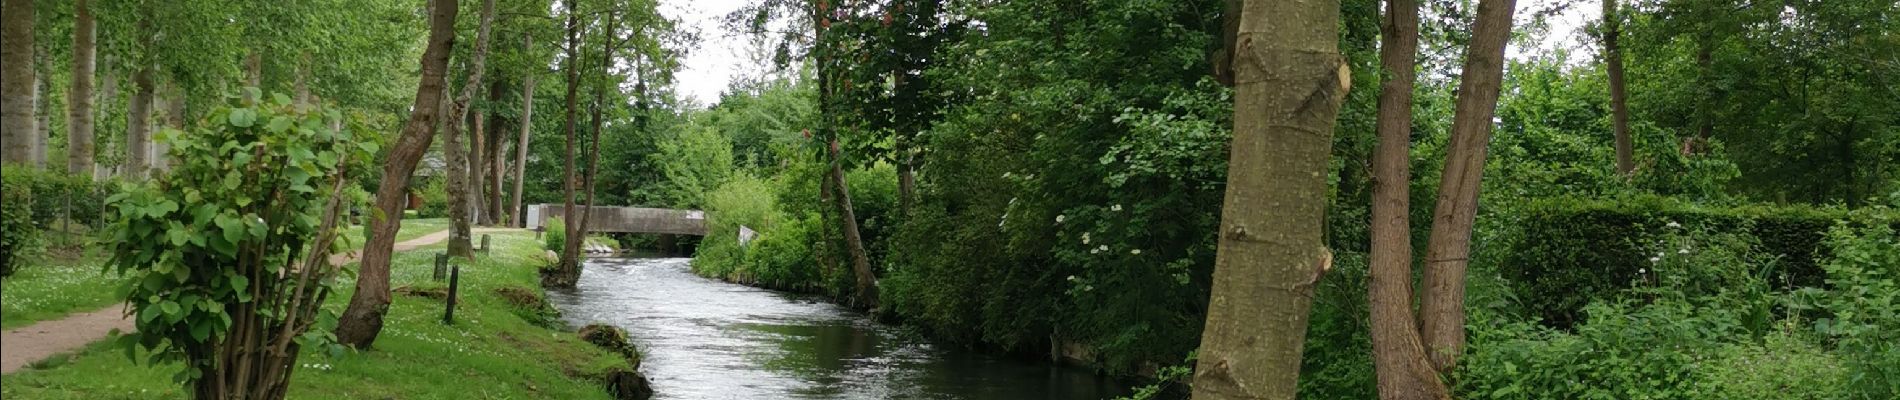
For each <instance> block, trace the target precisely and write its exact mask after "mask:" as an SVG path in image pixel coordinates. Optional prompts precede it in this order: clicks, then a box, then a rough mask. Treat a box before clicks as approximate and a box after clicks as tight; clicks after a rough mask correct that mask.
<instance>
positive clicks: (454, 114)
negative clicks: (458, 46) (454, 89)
mask: <svg viewBox="0 0 1900 400" xmlns="http://www.w3.org/2000/svg"><path fill="white" fill-rule="evenodd" d="M481 18H482V19H481V21H482V22H481V26H480V27H478V28H476V31H475V52H474V54H473V56H472V57H470V61H469V67H468V68H469V70H468V71H469V72H468V81H467V82H463V83H462V91H461V93H458V94H456V95H455V101H454V102H453V103H450V104H449V107H450V109H449V115H447V116H446V117H447V118H445V119H444V120H443V121H442V126H443V135H446V136H444V138H445V139H444V141H443V142H442V148H443V150H442V152H443V153H444V154H446V155H447V156H448V157H447V158H448V160H447V161H448V168H449V184H448V189H449V244H448V247H449V255H450V256H455V257H474V256H475V246H474V245H473V244H471V243H470V242H471V236H473V234H472V233H471V231H470V229H469V219H470V218H469V213H470V212H472V211H474V210H475V208H474V207H472V206H473V200H474V194H475V193H477V192H471V191H470V189H473V188H474V187H473V186H470V185H471V183H472V182H470V179H469V177H470V175H473V173H474V172H475V171H474V168H469V163H468V159H467V158H466V155H465V154H466V153H464V152H466V151H467V150H468V149H467V148H464V147H462V143H461V140H458V138H460V137H461V136H462V121H467V120H469V116H470V113H469V110H470V107H469V105H470V103H471V102H473V101H475V92H476V91H479V90H481V88H482V77H483V76H484V75H486V72H487V71H488V28H489V26H490V25H492V23H493V22H494V19H495V0H483V1H482V17H481Z"/></svg>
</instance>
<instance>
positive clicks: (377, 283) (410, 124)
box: [336, 0, 457, 349]
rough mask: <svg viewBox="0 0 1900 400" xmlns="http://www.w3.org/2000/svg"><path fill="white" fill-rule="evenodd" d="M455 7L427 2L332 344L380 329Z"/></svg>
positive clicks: (360, 343)
mask: <svg viewBox="0 0 1900 400" xmlns="http://www.w3.org/2000/svg"><path fill="white" fill-rule="evenodd" d="M456 6H457V4H456V0H431V1H430V10H429V44H428V47H426V48H424V50H423V53H422V79H421V80H420V82H418V84H417V85H416V101H415V104H414V105H413V106H411V107H410V108H409V120H408V121H407V122H405V123H404V124H403V127H402V135H401V136H399V137H397V138H396V143H395V145H394V146H393V147H390V149H389V156H388V159H387V160H386V161H385V163H384V164H383V178H382V182H381V183H380V184H378V185H377V188H376V210H375V211H374V216H373V218H371V223H370V227H369V231H368V236H369V237H368V240H366V241H365V243H364V245H363V253H362V254H363V259H362V263H361V265H360V266H359V267H358V268H359V272H357V275H356V292H355V293H354V294H352V295H350V305H349V308H347V309H345V310H344V311H343V315H342V316H341V317H340V318H339V319H338V320H337V327H336V340H337V342H338V343H342V344H345V345H349V346H355V347H356V348H358V349H367V348H369V346H370V345H371V344H373V343H375V342H376V336H377V334H378V333H380V332H382V329H383V315H384V314H385V313H388V312H389V261H390V256H391V255H392V254H391V253H393V252H394V250H395V245H396V231H397V230H398V229H401V227H402V211H403V209H404V208H406V207H405V206H406V205H408V201H409V178H410V175H412V174H413V173H415V171H416V163H418V162H421V161H422V154H423V153H426V152H428V151H429V142H430V141H433V140H434V139H435V138H434V135H433V134H432V132H433V130H432V129H433V127H434V126H435V124H436V122H439V121H440V118H441V115H438V113H439V111H438V110H439V109H440V108H441V106H440V104H441V103H442V90H443V88H445V87H447V82H444V79H443V78H444V77H443V75H444V74H445V73H446V70H447V69H448V64H449V53H450V49H451V48H452V47H453V46H454V44H455V14H456Z"/></svg>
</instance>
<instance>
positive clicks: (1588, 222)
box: [1499, 196, 1845, 326]
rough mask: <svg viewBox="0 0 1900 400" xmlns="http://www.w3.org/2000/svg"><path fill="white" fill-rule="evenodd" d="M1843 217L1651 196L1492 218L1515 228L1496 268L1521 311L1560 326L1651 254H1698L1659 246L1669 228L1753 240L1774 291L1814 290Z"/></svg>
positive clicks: (1610, 292)
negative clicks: (1768, 264) (1767, 262)
mask: <svg viewBox="0 0 1900 400" xmlns="http://www.w3.org/2000/svg"><path fill="white" fill-rule="evenodd" d="M1844 215H1845V214H1844V213H1843V212H1842V211H1841V210H1838V209H1828V208H1817V207H1805V206H1761V205H1752V206H1741V207H1712V206H1703V205H1695V204H1690V203H1685V202H1682V201H1679V200H1675V199H1670V198H1663V197H1654V196H1633V197H1625V198H1620V199H1614V200H1580V199H1575V198H1554V199H1546V200H1538V201H1532V202H1529V203H1527V204H1525V205H1524V206H1522V207H1518V208H1515V209H1513V210H1512V211H1511V212H1510V213H1509V214H1508V216H1506V215H1500V217H1502V218H1510V219H1511V220H1510V222H1507V223H1506V224H1509V225H1511V226H1513V227H1514V228H1511V229H1514V230H1515V231H1516V232H1515V233H1511V235H1515V236H1512V237H1509V238H1508V239H1507V241H1508V243H1507V245H1506V246H1505V248H1508V249H1509V253H1508V255H1506V256H1504V257H1503V260H1502V264H1501V265H1500V266H1499V272H1500V273H1501V274H1503V276H1504V277H1505V278H1506V279H1509V280H1512V281H1514V282H1516V285H1517V292H1518V295H1519V296H1522V299H1521V300H1522V301H1523V302H1524V305H1525V307H1526V308H1527V309H1528V311H1530V312H1531V313H1533V314H1535V315H1538V316H1541V317H1542V318H1544V319H1545V321H1546V322H1549V323H1552V324H1555V325H1557V326H1567V325H1569V324H1571V323H1574V322H1576V318H1577V317H1578V314H1577V311H1579V310H1581V309H1582V307H1583V306H1584V305H1585V304H1586V303H1588V302H1590V301H1592V300H1593V299H1610V298H1615V297H1617V296H1616V295H1615V293H1616V292H1618V291H1621V290H1622V289H1624V288H1626V287H1628V286H1629V284H1630V283H1631V282H1634V281H1637V280H1638V279H1639V278H1642V277H1643V274H1644V272H1643V271H1644V270H1645V269H1647V268H1651V267H1653V266H1654V265H1655V263H1656V262H1658V261H1652V259H1657V260H1661V259H1666V258H1673V257H1675V256H1677V255H1678V253H1684V252H1696V251H1699V250H1700V249H1697V248H1694V247H1696V245H1694V244H1685V245H1682V246H1673V247H1671V246H1664V245H1665V244H1667V243H1663V239H1664V238H1665V237H1667V236H1668V235H1669V234H1671V233H1672V232H1678V231H1680V230H1682V229H1692V230H1706V231H1712V232H1730V233H1734V234H1736V235H1740V236H1743V237H1745V239H1741V240H1748V241H1752V242H1755V243H1756V245H1755V246H1756V247H1758V248H1759V250H1760V251H1761V252H1762V253H1763V254H1764V255H1765V256H1767V257H1773V258H1776V259H1777V262H1776V263H1775V264H1774V265H1773V266H1772V270H1771V271H1770V274H1769V281H1770V282H1771V283H1773V284H1775V285H1777V287H1798V286H1817V285H1819V284H1820V283H1821V280H1822V279H1823V277H1824V274H1823V272H1822V271H1821V269H1820V268H1819V267H1818V266H1817V264H1816V261H1817V260H1819V259H1821V257H1822V256H1824V255H1825V254H1826V250H1827V249H1826V247H1825V246H1823V242H1822V239H1823V234H1824V233H1825V232H1826V231H1827V229H1828V228H1829V227H1831V226H1833V224H1834V221H1835V220H1836V219H1839V218H1841V217H1843V216H1844ZM1701 265H1703V264H1686V266H1690V267H1700V266H1701ZM1716 286H1721V285H1716Z"/></svg>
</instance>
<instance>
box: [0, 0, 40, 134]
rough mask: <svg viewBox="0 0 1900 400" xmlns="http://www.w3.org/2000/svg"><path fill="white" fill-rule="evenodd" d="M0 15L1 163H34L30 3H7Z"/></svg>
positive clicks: (19, 0)
mask: <svg viewBox="0 0 1900 400" xmlns="http://www.w3.org/2000/svg"><path fill="white" fill-rule="evenodd" d="M0 7H5V11H6V12H5V15H3V16H0V141H4V142H5V145H4V146H0V149H3V150H0V162H5V163H8V164H29V163H32V162H33V142H32V140H33V136H34V135H36V134H38V132H39V128H38V127H36V126H34V122H35V121H34V120H33V100H34V99H33V97H34V96H33V91H34V84H35V83H36V76H37V75H38V74H37V72H38V71H34V70H33V0H6V1H5V3H0Z"/></svg>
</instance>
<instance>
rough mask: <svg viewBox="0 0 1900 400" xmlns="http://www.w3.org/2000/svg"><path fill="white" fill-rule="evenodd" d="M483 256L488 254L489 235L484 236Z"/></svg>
mask: <svg viewBox="0 0 1900 400" xmlns="http://www.w3.org/2000/svg"><path fill="white" fill-rule="evenodd" d="M482 254H488V234H486V233H484V234H482Z"/></svg>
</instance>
